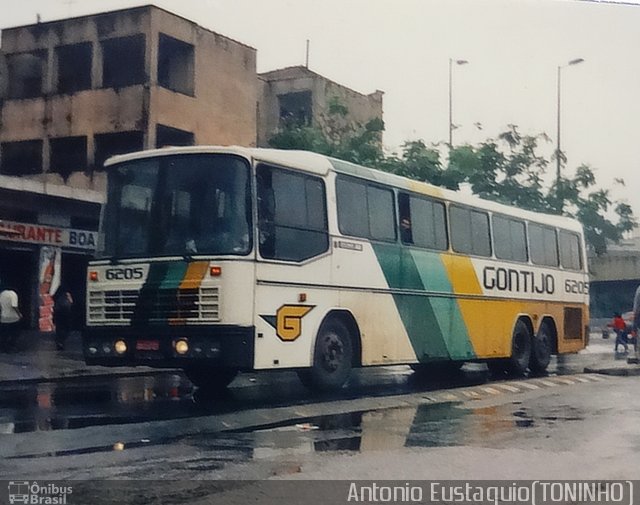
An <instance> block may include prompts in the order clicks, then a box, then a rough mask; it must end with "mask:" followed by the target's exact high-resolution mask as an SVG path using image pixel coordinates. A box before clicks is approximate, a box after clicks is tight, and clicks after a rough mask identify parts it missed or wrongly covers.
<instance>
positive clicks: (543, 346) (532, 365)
mask: <svg viewBox="0 0 640 505" xmlns="http://www.w3.org/2000/svg"><path fill="white" fill-rule="evenodd" d="M552 352H553V333H552V331H551V328H550V327H549V323H547V322H544V323H542V324H541V325H540V328H539V329H538V333H537V335H535V336H534V337H533V340H532V348H531V359H530V360H529V369H530V370H531V371H532V372H535V373H541V372H544V371H545V370H546V369H547V367H548V366H549V362H550V361H551V354H552Z"/></svg>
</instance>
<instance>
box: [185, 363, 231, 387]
mask: <svg viewBox="0 0 640 505" xmlns="http://www.w3.org/2000/svg"><path fill="white" fill-rule="evenodd" d="M184 374H185V375H186V376H187V378H188V379H189V380H190V381H191V382H192V383H193V385H194V386H197V387H198V388H199V389H202V390H205V391H222V390H223V389H225V388H226V387H227V386H228V385H229V384H231V381H232V380H233V379H235V378H236V375H238V370H235V369H233V368H222V369H220V368H213V367H207V366H194V367H189V368H185V369H184Z"/></svg>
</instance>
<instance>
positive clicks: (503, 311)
mask: <svg viewBox="0 0 640 505" xmlns="http://www.w3.org/2000/svg"><path fill="white" fill-rule="evenodd" d="M106 169H107V171H108V198H107V204H106V206H105V209H104V211H103V219H102V231H101V236H102V245H101V247H100V252H99V256H98V259H96V260H95V261H92V262H91V263H90V265H89V269H88V273H87V312H86V330H85V332H84V335H83V345H84V353H85V357H86V361H87V363H88V364H96V365H107V366H122V365H129V366H131V365H146V366H156V367H181V368H183V369H184V370H185V372H186V375H187V376H188V377H189V378H190V379H191V381H192V382H193V383H194V384H196V385H198V386H201V387H211V388H213V387H221V386H226V385H227V384H228V383H229V382H230V381H231V380H232V379H233V377H234V376H235V375H236V374H237V372H238V371H247V370H273V369H278V370H282V369H292V370H296V371H298V372H299V375H300V377H301V379H302V380H303V382H304V383H305V384H307V385H308V386H310V387H314V388H317V389H331V388H337V387H340V386H342V385H343V384H344V383H345V382H346V380H347V378H348V377H349V374H350V372H351V370H352V368H354V367H359V366H370V365H396V364H410V365H412V366H413V367H414V368H427V369H428V368H430V367H436V366H437V365H438V364H439V363H450V364H452V365H459V364H461V363H463V362H465V361H486V362H487V363H488V364H489V366H490V367H492V368H498V369H505V370H510V371H512V372H515V373H518V374H522V373H524V372H525V371H526V370H527V369H530V370H532V371H535V372H540V371H544V370H545V369H546V367H547V365H548V364H549V360H550V356H551V355H552V354H555V353H558V354H559V353H570V352H576V351H578V350H580V349H582V348H584V346H585V345H586V343H587V338H588V337H587V335H588V331H587V321H588V318H589V314H588V299H589V294H588V290H589V283H588V273H587V261H586V255H585V245H584V237H583V232H582V228H581V225H580V224H579V223H578V222H577V221H575V220H573V219H569V218H565V217H560V216H552V215H545V214H540V213H534V212H529V211H524V210H521V209H518V208H514V207H509V206H506V205H501V204H498V203H495V202H490V201H485V200H481V199H478V198H475V197H471V196H465V195H462V194H460V193H458V192H453V191H448V190H444V189H441V188H438V187H435V186H431V185H429V184H425V183H422V182H416V181H413V180H409V179H406V178H402V177H398V176H395V175H391V174H388V173H385V172H380V171H377V170H372V169H368V168H365V167H362V166H358V165H354V164H351V163H347V162H344V161H339V160H336V159H332V158H329V157H326V156H322V155H319V154H314V153H309V152H300V151H279V150H272V149H257V148H256V149H253V148H240V147H184V148H182V147H181V148H164V149H159V150H152V151H145V152H139V153H133V154H128V155H122V156H116V157H114V158H112V159H110V160H109V161H108V162H107V163H106Z"/></svg>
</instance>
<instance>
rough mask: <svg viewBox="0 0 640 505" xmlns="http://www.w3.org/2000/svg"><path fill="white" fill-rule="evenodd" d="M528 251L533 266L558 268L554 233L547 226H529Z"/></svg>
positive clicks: (556, 243) (556, 244)
mask: <svg viewBox="0 0 640 505" xmlns="http://www.w3.org/2000/svg"><path fill="white" fill-rule="evenodd" d="M529 251H530V252H531V261H532V262H533V263H534V264H535V265H544V266H548V267H557V266H558V241H557V240H556V231H555V230H554V229H553V228H549V227H548V226H541V225H538V224H529Z"/></svg>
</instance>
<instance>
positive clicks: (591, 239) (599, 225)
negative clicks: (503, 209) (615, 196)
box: [447, 125, 636, 254]
mask: <svg viewBox="0 0 640 505" xmlns="http://www.w3.org/2000/svg"><path fill="white" fill-rule="evenodd" d="M541 141H544V142H548V141H550V139H549V138H548V137H547V136H546V135H545V134H540V135H535V136H531V135H526V136H523V135H521V134H520V133H519V132H518V128H517V127H516V126H515V125H509V126H508V129H507V130H506V131H505V132H503V133H501V134H500V135H499V136H498V139H496V140H494V139H489V140H487V141H485V142H483V143H481V144H479V145H478V146H468V145H467V146H461V147H457V148H455V149H453V150H452V151H451V154H450V156H449V166H448V167H447V171H449V170H451V171H453V172H454V173H456V174H458V175H459V176H461V177H462V182H466V183H468V184H469V185H470V187H471V190H472V191H473V192H474V193H475V194H477V195H479V196H481V197H483V198H488V199H491V200H495V201H499V202H502V203H506V204H510V205H516V206H518V207H521V208H524V209H529V210H534V211H538V212H547V213H551V214H562V215H566V216H570V217H575V218H576V219H578V220H579V221H580V222H581V223H582V225H583V227H584V230H585V239H586V241H587V243H588V244H589V246H590V247H591V248H592V249H593V251H594V252H595V253H596V254H602V253H604V252H606V249H607V243H608V242H611V241H613V242H617V241H619V240H620V239H621V238H622V236H623V234H624V233H625V232H628V231H631V230H632V229H633V228H635V227H636V219H635V217H634V215H633V211H632V209H631V207H630V206H629V205H628V204H626V203H623V202H620V201H612V200H611V195H610V192H609V190H605V189H597V183H596V177H595V173H594V171H593V169H592V168H590V167H589V166H588V165H586V164H583V165H580V166H579V167H578V168H577V169H576V171H575V174H574V175H573V176H572V177H567V176H564V177H560V179H559V180H555V181H554V182H553V183H552V184H550V185H547V186H545V184H544V181H545V177H544V176H545V171H546V168H547V166H548V165H549V160H547V159H546V158H545V157H544V156H542V155H540V154H539V153H538V150H539V144H540V142H541ZM564 168H565V170H564V173H565V174H566V172H567V170H566V167H564ZM618 182H619V183H622V184H624V181H618ZM612 214H613V215H615V222H614V221H612V220H611V219H610V218H609V217H607V216H611V215H612Z"/></svg>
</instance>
